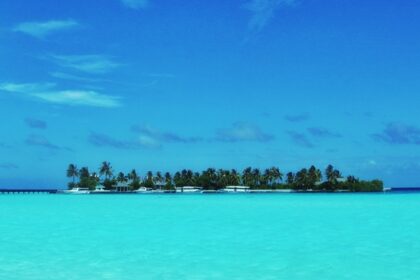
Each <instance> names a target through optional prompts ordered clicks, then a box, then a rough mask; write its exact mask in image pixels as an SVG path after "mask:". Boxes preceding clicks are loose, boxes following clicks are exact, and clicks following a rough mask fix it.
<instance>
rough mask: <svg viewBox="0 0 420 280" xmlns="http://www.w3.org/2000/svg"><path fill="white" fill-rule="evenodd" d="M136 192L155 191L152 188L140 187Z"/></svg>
mask: <svg viewBox="0 0 420 280" xmlns="http://www.w3.org/2000/svg"><path fill="white" fill-rule="evenodd" d="M134 192H135V193H153V189H152V188H146V187H140V188H139V189H138V190H135V191H134Z"/></svg>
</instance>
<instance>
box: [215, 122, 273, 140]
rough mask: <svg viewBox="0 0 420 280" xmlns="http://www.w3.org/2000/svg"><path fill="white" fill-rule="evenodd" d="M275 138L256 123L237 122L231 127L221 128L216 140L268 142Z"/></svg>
mask: <svg viewBox="0 0 420 280" xmlns="http://www.w3.org/2000/svg"><path fill="white" fill-rule="evenodd" d="M273 139H274V136H273V135H271V134H268V133H265V132H264V131H262V130H261V128H259V127H258V126H256V125H253V124H249V123H245V122H236V123H234V124H233V125H232V127H230V128H226V129H219V130H218V131H217V132H216V140H218V141H222V142H240V141H253V142H268V141H271V140H273Z"/></svg>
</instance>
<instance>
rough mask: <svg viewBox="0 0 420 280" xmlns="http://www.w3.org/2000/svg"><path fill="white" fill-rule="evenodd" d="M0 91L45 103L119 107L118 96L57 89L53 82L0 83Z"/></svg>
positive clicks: (88, 91)
mask: <svg viewBox="0 0 420 280" xmlns="http://www.w3.org/2000/svg"><path fill="white" fill-rule="evenodd" d="M0 91H6V92H10V93H17V94H19V95H20V96H23V97H31V98H35V99H38V100H41V101H44V102H47V103H53V104H61V105H72V106H91V107H102V108H114V107H120V106H121V103H120V97H117V96H112V95H105V94H101V93H99V92H96V91H91V90H57V89H55V85H54V84H15V83H3V84H0Z"/></svg>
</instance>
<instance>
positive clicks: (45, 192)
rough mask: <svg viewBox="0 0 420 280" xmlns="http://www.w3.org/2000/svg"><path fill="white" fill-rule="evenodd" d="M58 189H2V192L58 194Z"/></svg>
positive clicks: (0, 192) (0, 190) (0, 191)
mask: <svg viewBox="0 0 420 280" xmlns="http://www.w3.org/2000/svg"><path fill="white" fill-rule="evenodd" d="M56 193H58V190H57V189H0V194H56Z"/></svg>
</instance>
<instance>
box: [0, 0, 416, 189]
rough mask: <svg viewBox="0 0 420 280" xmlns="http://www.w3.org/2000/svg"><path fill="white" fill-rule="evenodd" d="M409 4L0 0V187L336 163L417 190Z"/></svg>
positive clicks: (396, 0) (399, 0)
mask: <svg viewBox="0 0 420 280" xmlns="http://www.w3.org/2000/svg"><path fill="white" fill-rule="evenodd" d="M419 14H420V1H416V0H410V1H405V0H388V1H378V0H372V1H361V0H351V1H350V0H334V1H332V0H325V1H320V0H238V1H219V0H216V1H198V0H191V1H180V0H178V1H177V0H173V1H163V0H103V1H93V0H72V1H55V0H43V1H34V0H30V1H28V0H13V1H12V0H4V1H1V2H0V119H1V121H0V128H1V129H0V187H45V188H61V187H66V184H67V181H68V179H67V178H66V176H65V171H66V168H67V166H68V164H69V163H74V164H76V165H77V166H78V167H82V166H88V167H89V168H90V169H91V171H97V169H98V167H99V166H100V163H101V162H102V161H104V160H107V161H110V162H111V164H112V166H113V168H114V170H115V171H123V172H128V171H130V170H131V169H132V168H136V169H137V171H138V172H139V173H141V174H144V173H146V172H147V171H148V170H152V171H158V170H159V171H171V172H174V171H176V170H180V169H183V168H190V169H193V170H197V171H200V170H203V169H206V168H207V167H215V168H236V169H239V170H242V169H243V168H245V167H247V166H253V167H258V168H266V167H270V166H273V165H274V166H278V167H279V168H280V170H281V171H282V172H283V173H286V172H288V171H296V170H298V169H300V168H302V167H309V166H310V165H312V164H314V165H316V166H317V167H319V168H321V169H324V168H325V167H326V166H327V165H328V164H330V163H331V164H333V165H334V166H335V167H337V168H338V169H340V170H341V171H342V173H343V174H344V175H349V174H354V175H356V176H357V177H360V178H361V179H375V178H379V179H382V180H384V182H385V185H386V186H389V187H391V186H392V187H397V186H400V187H414V186H420V176H419V175H418V174H420V118H419V106H420V76H419V73H420V51H419V50H420V36H418V34H419V28H420V17H419V16H418V15H419Z"/></svg>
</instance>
